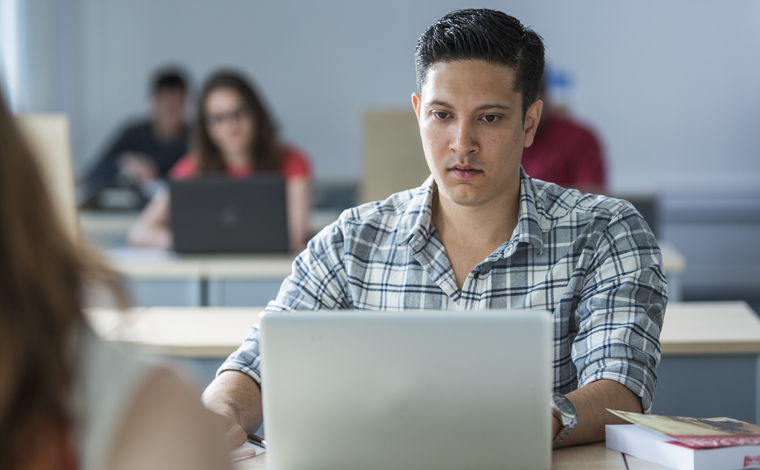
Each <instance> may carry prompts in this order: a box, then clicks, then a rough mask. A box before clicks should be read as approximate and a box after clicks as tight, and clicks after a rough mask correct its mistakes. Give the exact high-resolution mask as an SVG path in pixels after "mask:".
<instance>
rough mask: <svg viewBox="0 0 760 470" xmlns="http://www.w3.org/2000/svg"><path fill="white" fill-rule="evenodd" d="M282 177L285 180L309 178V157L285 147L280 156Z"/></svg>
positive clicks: (294, 149) (292, 148) (299, 151)
mask: <svg viewBox="0 0 760 470" xmlns="http://www.w3.org/2000/svg"><path fill="white" fill-rule="evenodd" d="M282 176H283V177H284V178H285V179H286V180H289V179H293V178H311V164H310V163H309V157H308V156H307V155H306V154H305V153H304V152H302V151H301V150H298V149H296V148H294V147H287V148H286V149H285V152H284V153H283V155H282Z"/></svg>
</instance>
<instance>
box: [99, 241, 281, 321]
mask: <svg viewBox="0 0 760 470" xmlns="http://www.w3.org/2000/svg"><path fill="white" fill-rule="evenodd" d="M106 256H107V259H108V260H109V261H110V262H111V265H112V266H113V267H114V268H115V269H116V270H117V271H118V272H119V273H121V274H123V275H124V276H125V277H126V278H127V281H128V284H129V287H130V289H131V291H132V292H133V294H134V297H135V299H134V303H135V304H136V305H140V306H153V305H162V306H186V307H195V306H208V305H213V306H241V305H266V304H267V303H268V302H269V301H270V300H273V299H274V298H275V297H276V296H277V292H278V291H279V289H280V285H281V284H282V281H283V280H284V279H285V278H286V277H287V276H288V275H289V274H290V273H291V271H292V266H293V259H295V256H296V254H295V253H285V254H271V255H270V254H260V255H222V254H220V255H202V256H201V255H182V256H180V255H177V254H176V253H174V252H167V251H163V250H157V249H136V248H118V249H112V250H108V251H107V252H106Z"/></svg>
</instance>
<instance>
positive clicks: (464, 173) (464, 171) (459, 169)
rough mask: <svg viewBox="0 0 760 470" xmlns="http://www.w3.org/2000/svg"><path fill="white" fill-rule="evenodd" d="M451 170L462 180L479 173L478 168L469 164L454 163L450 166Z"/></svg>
mask: <svg viewBox="0 0 760 470" xmlns="http://www.w3.org/2000/svg"><path fill="white" fill-rule="evenodd" d="M451 171H452V172H454V174H455V175H456V177H457V178H459V179H462V180H467V179H470V178H472V177H474V176H476V175H477V174H479V173H480V170H476V169H475V168H473V167H471V166H469V165H454V166H453V167H451Z"/></svg>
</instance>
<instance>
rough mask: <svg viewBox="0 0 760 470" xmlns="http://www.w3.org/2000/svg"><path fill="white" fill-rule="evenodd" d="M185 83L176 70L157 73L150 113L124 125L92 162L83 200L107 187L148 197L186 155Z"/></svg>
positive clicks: (180, 73) (154, 80)
mask: <svg viewBox="0 0 760 470" xmlns="http://www.w3.org/2000/svg"><path fill="white" fill-rule="evenodd" d="M186 104H187V81H186V79H185V78H184V75H183V73H182V72H181V71H180V70H178V69H163V70H159V71H158V72H157V73H156V74H155V76H154V78H153V81H152V90H151V114H150V117H149V118H142V119H139V120H137V121H135V122H132V123H131V124H128V125H127V126H126V127H125V128H124V129H123V130H121V131H120V132H119V134H118V136H117V137H116V138H115V139H114V140H113V141H112V142H111V143H110V144H109V145H108V147H107V148H106V150H105V151H104V152H103V153H102V154H101V155H100V156H99V157H98V158H97V159H96V162H97V163H96V164H95V167H94V168H93V169H92V170H91V171H90V173H89V175H88V176H87V177H86V178H85V182H84V185H85V191H86V193H87V195H86V198H87V199H91V198H92V197H95V196H96V195H97V193H98V192H99V191H100V190H102V189H104V188H106V187H109V186H114V185H121V184H132V185H134V186H136V187H137V188H138V189H139V190H140V191H141V192H142V193H143V194H144V195H150V194H151V193H152V191H153V190H154V188H155V183H156V182H157V181H158V180H159V179H164V178H166V176H167V173H168V172H169V169H171V167H172V166H174V164H175V163H176V162H177V160H179V159H180V157H182V155H184V154H185V153H186V152H187V140H188V126H187V123H186V121H185V110H186Z"/></svg>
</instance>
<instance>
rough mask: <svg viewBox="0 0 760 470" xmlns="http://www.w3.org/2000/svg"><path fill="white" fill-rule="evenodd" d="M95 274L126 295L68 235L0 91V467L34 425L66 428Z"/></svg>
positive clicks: (29, 447)
mask: <svg viewBox="0 0 760 470" xmlns="http://www.w3.org/2000/svg"><path fill="white" fill-rule="evenodd" d="M90 280H93V281H95V280H97V281H99V282H103V283H105V284H107V285H108V286H110V288H112V289H113V288H115V290H114V291H113V292H114V294H115V295H116V298H117V300H118V302H119V303H120V304H121V305H125V303H126V296H125V295H124V291H123V289H122V288H120V287H118V286H119V285H120V283H119V282H118V278H117V276H116V275H115V274H114V273H113V272H112V271H110V270H109V269H108V268H106V267H105V266H104V265H103V264H102V263H101V262H100V261H99V260H98V258H97V257H96V256H95V255H94V254H93V253H92V252H91V251H89V250H88V249H87V248H86V247H84V246H83V245H81V244H79V243H78V242H75V241H73V240H71V238H70V237H69V236H68V235H67V233H66V232H65V231H64V229H63V226H62V224H61V222H60V221H59V219H58V216H57V214H56V213H55V211H54V209H53V205H52V203H51V201H50V197H49V195H48V191H47V189H46V188H45V185H44V183H43V180H42V176H41V174H40V171H39V169H38V168H37V164H36V161H35V160H34V158H33V156H32V154H31V153H30V150H29V149H28V147H27V145H26V144H25V143H24V141H23V139H22V138H21V135H20V133H19V130H18V128H17V126H16V123H15V121H14V118H13V116H12V115H11V114H10V112H9V111H8V109H7V107H6V105H5V101H4V100H3V99H2V97H0V436H2V438H1V439H0V468H2V469H15V468H19V467H20V466H23V464H24V462H25V459H27V458H29V456H30V452H33V450H34V449H35V447H36V446H37V445H38V444H39V436H40V434H39V429H40V428H41V427H47V428H48V429H49V428H51V427H52V428H53V429H56V430H57V431H60V432H61V433H68V431H69V430H70V429H71V425H72V417H71V416H70V415H69V411H68V405H67V400H68V393H69V389H70V385H71V379H72V375H73V370H72V367H73V363H72V360H73V358H74V355H73V353H74V351H72V350H70V348H71V346H72V345H71V344H70V341H71V338H72V332H73V330H74V328H76V327H78V326H79V325H81V324H83V322H84V317H83V315H82V304H83V287H84V286H85V284H86V283H89V281H90Z"/></svg>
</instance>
